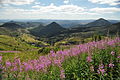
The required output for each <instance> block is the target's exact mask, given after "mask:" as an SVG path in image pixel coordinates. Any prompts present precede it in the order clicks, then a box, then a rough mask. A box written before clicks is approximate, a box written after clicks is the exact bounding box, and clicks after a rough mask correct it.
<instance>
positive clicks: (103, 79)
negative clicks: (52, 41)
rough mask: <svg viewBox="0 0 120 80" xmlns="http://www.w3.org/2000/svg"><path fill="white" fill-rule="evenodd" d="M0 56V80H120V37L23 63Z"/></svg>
mask: <svg viewBox="0 0 120 80" xmlns="http://www.w3.org/2000/svg"><path fill="white" fill-rule="evenodd" d="M3 57H4V56H3V55H0V79H1V80H120V38H119V37H117V38H114V39H105V40H101V41H97V42H95V41H93V42H89V43H85V44H80V45H76V46H75V47H73V48H70V49H66V50H63V51H62V50H61V51H57V52H55V51H50V54H48V55H45V56H40V57H39V58H38V59H33V60H28V61H24V60H21V59H20V58H19V57H15V58H14V60H13V61H11V60H10V59H8V60H3Z"/></svg>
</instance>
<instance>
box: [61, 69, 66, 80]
mask: <svg viewBox="0 0 120 80" xmlns="http://www.w3.org/2000/svg"><path fill="white" fill-rule="evenodd" d="M60 78H61V79H64V78H65V73H64V70H61V71H60Z"/></svg>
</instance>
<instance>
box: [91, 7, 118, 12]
mask: <svg viewBox="0 0 120 80" xmlns="http://www.w3.org/2000/svg"><path fill="white" fill-rule="evenodd" d="M90 11H93V12H97V13H115V12H120V8H116V7H109V8H99V7H97V8H92V9H90Z"/></svg>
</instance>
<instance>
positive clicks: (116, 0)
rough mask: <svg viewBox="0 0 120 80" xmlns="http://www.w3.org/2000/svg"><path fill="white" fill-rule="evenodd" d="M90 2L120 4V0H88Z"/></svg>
mask: <svg viewBox="0 0 120 80" xmlns="http://www.w3.org/2000/svg"><path fill="white" fill-rule="evenodd" d="M88 1H90V2H92V3H98V4H108V5H111V6H115V5H119V4H120V2H119V1H120V0H88Z"/></svg>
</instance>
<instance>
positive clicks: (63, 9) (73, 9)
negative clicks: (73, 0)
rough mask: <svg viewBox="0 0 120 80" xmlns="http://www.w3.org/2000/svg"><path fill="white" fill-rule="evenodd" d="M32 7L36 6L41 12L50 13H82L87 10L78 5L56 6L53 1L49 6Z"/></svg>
mask: <svg viewBox="0 0 120 80" xmlns="http://www.w3.org/2000/svg"><path fill="white" fill-rule="evenodd" d="M32 8H35V9H37V10H39V12H48V13H50V12H51V13H66V14H71V13H81V12H83V11H85V9H84V8H82V7H79V6H76V5H61V6H55V5H54V4H53V3H51V4H50V5H49V6H40V5H36V6H32Z"/></svg>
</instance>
